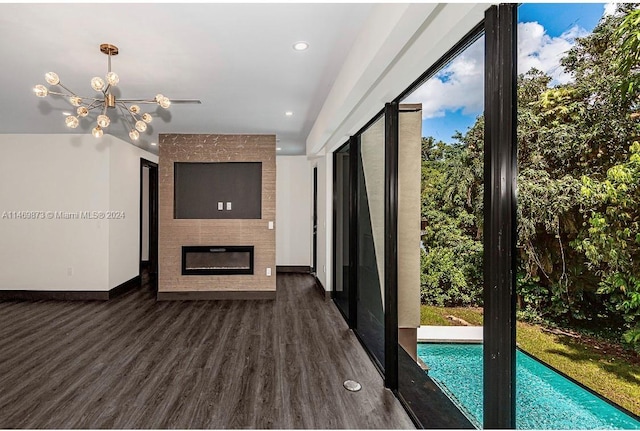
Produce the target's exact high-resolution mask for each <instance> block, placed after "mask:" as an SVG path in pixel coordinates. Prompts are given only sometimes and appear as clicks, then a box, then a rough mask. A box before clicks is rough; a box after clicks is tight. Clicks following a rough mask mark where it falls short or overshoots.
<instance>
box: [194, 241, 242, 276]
mask: <svg viewBox="0 0 640 431" xmlns="http://www.w3.org/2000/svg"><path fill="white" fill-rule="evenodd" d="M232 274H253V246H252V245H248V246H237V245H233V246H220V245H197V246H183V247H182V275H232Z"/></svg>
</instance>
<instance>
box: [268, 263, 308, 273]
mask: <svg viewBox="0 0 640 431" xmlns="http://www.w3.org/2000/svg"><path fill="white" fill-rule="evenodd" d="M278 272H283V273H284V272H302V273H305V274H308V273H310V272H311V267H310V266H303V265H278V266H276V273H278Z"/></svg>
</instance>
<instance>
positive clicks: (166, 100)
mask: <svg viewBox="0 0 640 431" xmlns="http://www.w3.org/2000/svg"><path fill="white" fill-rule="evenodd" d="M160 106H162V107H163V108H164V109H168V108H169V106H171V100H169V98H168V97H163V98H162V100H160Z"/></svg>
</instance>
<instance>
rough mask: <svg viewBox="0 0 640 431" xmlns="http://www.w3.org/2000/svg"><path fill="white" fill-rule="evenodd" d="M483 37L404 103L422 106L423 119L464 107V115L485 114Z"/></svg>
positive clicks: (440, 115)
mask: <svg viewBox="0 0 640 431" xmlns="http://www.w3.org/2000/svg"><path fill="white" fill-rule="evenodd" d="M483 87H484V37H482V38H480V39H478V40H477V41H476V42H475V43H474V44H473V45H471V46H470V47H469V48H468V49H467V50H465V51H464V52H463V53H462V54H461V55H459V56H458V57H456V58H455V59H454V60H453V61H452V62H451V63H449V64H448V65H447V66H445V67H444V68H443V69H442V70H441V71H440V72H438V73H437V74H436V76H434V77H433V78H432V79H430V80H428V81H427V82H425V83H424V84H423V85H422V86H420V88H418V89H417V90H416V91H414V92H413V93H412V94H411V95H410V96H409V97H408V98H407V100H405V101H406V102H407V103H422V117H423V118H433V117H442V116H444V115H445V111H448V110H449V111H456V110H458V109H461V108H462V111H463V113H465V114H476V113H478V112H480V111H482V107H483V104H484V98H483V97H484V96H483V95H484V92H483Z"/></svg>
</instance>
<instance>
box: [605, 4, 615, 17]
mask: <svg viewBox="0 0 640 431" xmlns="http://www.w3.org/2000/svg"><path fill="white" fill-rule="evenodd" d="M617 7H618V3H617V2H614V3H605V5H604V13H603V14H602V16H610V15H614V14H615V13H616V8H617Z"/></svg>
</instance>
